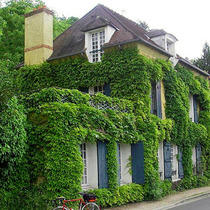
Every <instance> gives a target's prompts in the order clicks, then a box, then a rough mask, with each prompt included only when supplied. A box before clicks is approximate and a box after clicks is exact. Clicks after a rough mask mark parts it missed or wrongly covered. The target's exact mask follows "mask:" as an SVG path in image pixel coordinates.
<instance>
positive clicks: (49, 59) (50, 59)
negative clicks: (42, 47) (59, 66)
mask: <svg viewBox="0 0 210 210" xmlns="http://www.w3.org/2000/svg"><path fill="white" fill-rule="evenodd" d="M84 53H85V50H83V51H80V52H78V53H70V54H66V55H62V56H58V57H55V58H48V59H47V61H53V60H57V59H62V58H67V57H70V56H73V55H79V54H82V55H83V54H84Z"/></svg>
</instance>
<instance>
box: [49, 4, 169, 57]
mask: <svg viewBox="0 0 210 210" xmlns="http://www.w3.org/2000/svg"><path fill="white" fill-rule="evenodd" d="M106 25H110V26H112V27H114V28H116V29H117V30H116V32H115V33H114V35H113V36H112V38H111V40H110V41H109V43H106V47H108V46H113V45H119V44H122V43H126V42H133V41H140V42H143V43H145V44H146V45H149V46H150V47H153V48H155V49H156V50H159V51H161V52H162V53H164V54H166V55H168V56H171V55H170V54H169V53H168V52H166V51H165V50H164V49H163V48H162V47H160V46H158V45H157V44H156V43H154V42H153V41H152V40H150V38H149V37H148V36H147V35H146V33H147V31H146V30H145V29H143V28H142V27H141V26H139V24H137V23H135V22H133V21H131V20H129V19H127V18H125V17H124V16H122V15H120V14H118V13H116V12H114V11H112V10H110V9H109V8H107V7H105V6H103V5H101V4H99V5H97V6H96V7H95V8H93V9H92V10H91V11H90V12H89V13H87V14H86V15H85V16H83V17H82V18H81V19H79V20H78V21H77V22H75V23H74V24H73V25H72V26H70V27H69V28H68V29H67V30H66V31H64V32H63V33H62V34H61V35H60V36H58V37H57V38H56V39H55V40H54V43H53V49H54V52H53V54H52V55H51V57H50V58H49V59H48V60H54V59H58V58H62V57H68V56H71V55H76V54H80V53H84V52H85V31H88V30H93V29H96V28H100V27H104V26H106Z"/></svg>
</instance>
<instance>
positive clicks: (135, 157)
mask: <svg viewBox="0 0 210 210" xmlns="http://www.w3.org/2000/svg"><path fill="white" fill-rule="evenodd" d="M131 157H132V182H133V183H136V184H144V181H145V178H144V148H143V142H138V143H136V144H132V145H131Z"/></svg>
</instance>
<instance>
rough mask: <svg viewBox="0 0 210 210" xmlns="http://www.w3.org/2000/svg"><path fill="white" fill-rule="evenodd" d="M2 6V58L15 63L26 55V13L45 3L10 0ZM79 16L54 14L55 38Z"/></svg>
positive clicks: (36, 0)
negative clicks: (67, 16)
mask: <svg viewBox="0 0 210 210" xmlns="http://www.w3.org/2000/svg"><path fill="white" fill-rule="evenodd" d="M5 2H6V6H4V7H2V8H1V7H0V58H1V59H6V60H7V59H9V60H10V61H13V62H14V63H15V64H18V62H21V61H23V55H24V14H26V13H28V12H31V11H32V10H33V9H34V8H38V7H39V6H42V5H44V2H43V1H41V0H35V1H33V0H24V1H21V0H17V1H13V0H8V1H5ZM77 19H78V18H75V17H69V18H66V17H58V16H57V15H55V16H54V20H53V23H54V32H53V33H54V38H55V37H56V36H58V35H60V34H61V33H62V32H63V31H64V30H65V29H66V28H68V27H69V26H70V25H71V24H73V23H74V22H75V21H76V20H77Z"/></svg>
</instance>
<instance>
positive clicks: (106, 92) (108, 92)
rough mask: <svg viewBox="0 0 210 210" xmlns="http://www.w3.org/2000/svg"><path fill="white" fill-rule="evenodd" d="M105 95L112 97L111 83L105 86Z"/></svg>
mask: <svg viewBox="0 0 210 210" xmlns="http://www.w3.org/2000/svg"><path fill="white" fill-rule="evenodd" d="M104 95H106V96H111V89H110V85H109V83H106V84H105V85H104Z"/></svg>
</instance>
